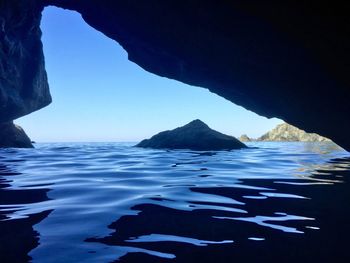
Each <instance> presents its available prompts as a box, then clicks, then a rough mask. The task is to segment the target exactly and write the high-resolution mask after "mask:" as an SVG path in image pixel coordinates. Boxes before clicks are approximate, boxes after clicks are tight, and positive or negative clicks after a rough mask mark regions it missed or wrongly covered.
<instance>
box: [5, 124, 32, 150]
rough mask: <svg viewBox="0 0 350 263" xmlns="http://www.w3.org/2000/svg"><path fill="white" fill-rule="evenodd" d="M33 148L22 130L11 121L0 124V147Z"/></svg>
mask: <svg viewBox="0 0 350 263" xmlns="http://www.w3.org/2000/svg"><path fill="white" fill-rule="evenodd" d="M11 147H13V148H33V145H32V143H31V141H30V139H29V137H28V136H27V134H26V133H25V132H24V130H23V129H22V128H21V127H20V126H18V125H16V124H14V123H13V122H6V123H1V124H0V148H11Z"/></svg>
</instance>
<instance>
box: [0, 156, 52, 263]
mask: <svg viewBox="0 0 350 263" xmlns="http://www.w3.org/2000/svg"><path fill="white" fill-rule="evenodd" d="M16 161H17V162H20V161H21V160H16ZM16 175H20V173H18V172H16V171H14V170H12V169H10V168H9V167H7V166H6V165H4V164H1V163H0V262H27V261H29V260H30V259H31V257H30V256H28V253H29V252H30V251H31V250H32V249H34V248H35V247H37V246H38V245H39V233H38V232H37V231H35V230H34V229H33V226H34V225H36V224H38V223H39V222H41V221H42V220H43V219H45V218H46V217H47V216H48V215H49V213H50V211H43V212H39V213H34V214H30V215H28V216H24V217H20V218H14V219H11V218H9V216H8V215H10V214H13V213H15V212H16V211H18V210H20V209H21V206H23V204H31V203H39V202H42V201H45V200H48V197H47V192H48V189H39V190H38V189H36V190H27V189H25V190H21V189H18V190H13V189H8V188H9V187H10V186H11V177H12V176H16Z"/></svg>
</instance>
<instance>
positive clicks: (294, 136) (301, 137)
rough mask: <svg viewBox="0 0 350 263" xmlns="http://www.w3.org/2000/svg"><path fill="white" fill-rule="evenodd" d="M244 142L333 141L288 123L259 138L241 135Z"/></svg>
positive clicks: (240, 138)
mask: <svg viewBox="0 0 350 263" xmlns="http://www.w3.org/2000/svg"><path fill="white" fill-rule="evenodd" d="M239 140H240V141H242V142H250V141H263V142H331V140H330V139H328V138H325V137H322V136H320V135H318V134H316V133H307V132H305V131H303V130H300V129H298V128H297V127H295V126H293V125H290V124H288V123H282V124H279V125H277V126H276V127H275V128H274V129H272V130H271V131H269V132H267V133H265V134H264V135H262V136H260V137H259V138H257V139H252V138H249V137H248V136H247V135H246V134H243V135H242V136H241V137H239Z"/></svg>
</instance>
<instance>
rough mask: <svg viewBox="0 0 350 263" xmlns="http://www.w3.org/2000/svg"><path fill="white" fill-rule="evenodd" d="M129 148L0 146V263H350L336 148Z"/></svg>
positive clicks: (345, 192) (343, 170)
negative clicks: (221, 149)
mask: <svg viewBox="0 0 350 263" xmlns="http://www.w3.org/2000/svg"><path fill="white" fill-rule="evenodd" d="M131 145H132V144H125V143H124V144H121V143H94V144H39V145H38V146H37V149H19V150H15V149H2V150H0V231H1V237H0V257H1V262H26V261H28V260H30V259H32V262H112V261H116V260H119V261H120V262H215V261H216V262H234V261H235V262H274V261H279V262H295V261H299V262H306V261H309V262H317V261H320V262H348V261H349V260H350V256H348V255H347V253H346V251H347V243H348V241H347V239H348V236H349V234H350V226H348V221H349V219H350V209H348V208H347V206H346V204H347V202H348V200H350V199H349V197H350V189H349V186H348V175H349V173H350V170H349V167H350V158H348V154H347V153H346V152H344V151H342V150H341V149H339V148H337V147H335V146H334V145H333V144H329V143H251V146H253V147H252V148H250V149H242V150H237V151H230V152H227V151H221V152H193V151H180V150H176V151H162V150H150V149H140V148H135V147H131ZM119 261H118V262H119Z"/></svg>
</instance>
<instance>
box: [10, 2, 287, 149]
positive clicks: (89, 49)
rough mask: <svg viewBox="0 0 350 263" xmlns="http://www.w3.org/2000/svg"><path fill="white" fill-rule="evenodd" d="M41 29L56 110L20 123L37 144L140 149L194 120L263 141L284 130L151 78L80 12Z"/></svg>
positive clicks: (59, 15) (196, 91) (51, 17)
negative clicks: (114, 144)
mask: <svg viewBox="0 0 350 263" xmlns="http://www.w3.org/2000/svg"><path fill="white" fill-rule="evenodd" d="M41 29H42V32H43V35H42V41H43V45H44V55H45V64H46V70H47V73H48V79H49V84H50V90H51V94H52V97H53V102H52V104H51V105H49V106H48V107H46V108H44V109H41V110H39V111H37V112H34V113H32V114H30V115H27V116H25V117H22V118H20V119H19V120H17V123H19V124H20V125H21V126H22V127H23V128H24V129H25V130H26V131H27V133H28V135H29V136H30V137H31V138H32V139H33V140H34V141H37V142H55V141H70V142H72V141H85V142H86V141H139V140H141V139H143V138H146V137H149V136H151V135H153V134H155V133H157V132H159V131H161V130H167V129H172V128H175V127H177V126H181V125H183V124H185V123H187V122H190V121H191V120H194V119H201V120H202V121H204V122H205V123H207V124H208V125H209V126H211V127H213V128H214V129H217V130H219V131H222V132H223V133H226V134H230V135H233V136H235V137H239V136H240V135H242V134H248V136H250V137H253V138H257V137H259V136H260V135H262V134H263V133H265V132H266V131H268V130H270V129H272V128H273V127H274V126H276V125H277V124H279V123H281V122H282V121H281V120H279V119H267V118H265V117H261V116H259V115H257V114H255V113H253V112H251V111H248V110H245V109H244V108H242V107H239V106H237V105H235V104H233V103H232V102H229V101H228V100H226V99H224V98H222V97H220V96H218V95H216V94H214V93H211V92H210V91H208V90H207V89H203V88H199V87H192V86H189V85H187V84H184V83H181V82H178V81H175V80H171V79H168V78H164V77H160V76H157V75H154V74H152V73H149V72H147V71H145V70H143V69H142V68H141V67H139V66H138V65H136V64H134V63H132V62H130V61H129V60H128V58H127V56H128V55H127V53H126V52H125V50H124V49H123V48H122V47H121V46H120V45H119V44H118V43H116V42H115V41H114V40H111V39H109V38H108V37H106V36H104V35H103V34H102V33H100V32H98V31H97V30H95V29H94V28H92V27H90V26H89V25H88V24H87V23H85V21H84V20H83V19H82V17H81V15H80V14H79V13H77V12H74V11H68V10H63V9H61V8H57V7H46V8H45V10H44V12H43V17H42V21H41Z"/></svg>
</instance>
